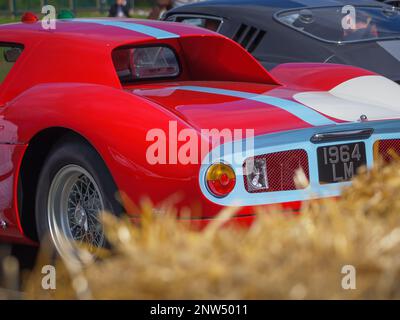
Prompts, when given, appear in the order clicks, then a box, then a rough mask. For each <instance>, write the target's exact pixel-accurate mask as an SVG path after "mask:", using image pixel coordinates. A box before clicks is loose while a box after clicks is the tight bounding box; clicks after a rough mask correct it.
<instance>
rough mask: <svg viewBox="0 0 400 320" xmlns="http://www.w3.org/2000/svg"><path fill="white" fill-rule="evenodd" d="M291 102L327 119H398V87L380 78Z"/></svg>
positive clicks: (303, 95)
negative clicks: (364, 117) (362, 116)
mask: <svg viewBox="0 0 400 320" xmlns="http://www.w3.org/2000/svg"><path fill="white" fill-rule="evenodd" d="M294 99H295V100H297V101H298V102H300V103H302V104H305V105H306V106H308V107H310V108H312V109H314V110H316V111H318V112H321V113H322V114H324V115H327V116H329V117H332V118H335V119H339V120H343V121H357V120H359V119H360V116H361V115H366V116H367V118H368V119H369V120H384V119H398V118H400V86H399V85H398V84H397V83H395V82H393V81H391V80H389V79H387V78H385V77H382V76H363V77H358V78H354V79H351V80H348V81H346V82H343V83H341V84H340V85H338V86H336V87H335V88H333V89H332V90H330V91H323V92H321V91H316V92H302V93H298V94H296V95H294Z"/></svg>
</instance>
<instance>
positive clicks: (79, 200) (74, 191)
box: [49, 165, 105, 251]
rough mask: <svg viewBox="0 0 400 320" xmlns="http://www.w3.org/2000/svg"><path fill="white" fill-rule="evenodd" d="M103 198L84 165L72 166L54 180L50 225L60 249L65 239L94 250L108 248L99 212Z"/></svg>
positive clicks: (61, 171) (50, 200)
mask: <svg viewBox="0 0 400 320" xmlns="http://www.w3.org/2000/svg"><path fill="white" fill-rule="evenodd" d="M103 210H104V204H103V199H102V196H101V193H100V191H99V188H98V186H97V184H96V182H95V180H94V178H93V177H92V176H91V175H90V174H89V172H87V171H86V170H85V169H83V168H82V167H80V166H77V165H69V166H66V167H64V168H62V169H61V170H60V171H59V172H58V173H57V175H56V176H55V177H54V179H53V182H52V184H51V187H50V193H49V226H50V233H51V235H52V238H53V240H54V242H55V244H56V246H57V243H61V242H62V241H61V240H60V239H57V237H59V234H60V232H56V231H57V230H61V231H62V234H63V235H62V236H64V237H65V236H66V237H67V238H69V239H71V240H73V241H76V242H78V243H81V244H84V245H86V246H88V248H89V250H90V251H92V250H93V249H95V248H97V247H101V246H103V245H104V241H105V238H104V231H103V227H102V225H101V221H100V217H99V213H100V212H101V211H103Z"/></svg>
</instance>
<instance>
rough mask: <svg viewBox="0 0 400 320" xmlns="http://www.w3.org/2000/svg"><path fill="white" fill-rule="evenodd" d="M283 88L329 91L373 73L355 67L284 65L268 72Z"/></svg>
mask: <svg viewBox="0 0 400 320" xmlns="http://www.w3.org/2000/svg"><path fill="white" fill-rule="evenodd" d="M270 73H271V75H272V76H274V77H275V78H276V79H278V81H280V83H281V84H282V85H284V86H289V87H291V88H294V89H301V90H305V89H306V90H317V91H329V90H331V89H332V88H334V87H336V86H338V85H339V84H341V83H343V82H345V81H347V80H350V79H353V78H357V77H362V76H368V75H375V73H373V72H371V71H368V70H364V69H361V68H357V67H352V66H346V65H340V64H328V63H325V64H324V63H284V64H281V65H279V66H277V67H275V68H274V69H272V70H271V71H270Z"/></svg>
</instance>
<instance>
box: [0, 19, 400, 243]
mask: <svg viewBox="0 0 400 320" xmlns="http://www.w3.org/2000/svg"><path fill="white" fill-rule="evenodd" d="M0 51H1V52H0V239H1V240H2V241H9V242H23V243H36V242H38V241H39V240H40V239H41V238H42V237H43V236H44V235H46V234H50V236H51V239H52V241H53V242H54V244H55V245H56V247H57V248H59V246H60V243H61V241H62V239H64V236H66V237H67V238H68V239H71V240H76V241H82V242H87V243H89V244H91V245H94V246H101V245H103V244H104V242H105V240H104V234H103V230H102V228H101V225H100V223H99V219H98V213H99V211H101V210H103V209H107V210H109V211H111V212H113V213H115V214H119V213H121V212H123V211H124V206H125V207H126V203H122V204H121V203H120V202H119V201H117V198H116V196H115V195H116V193H117V192H118V191H122V192H124V193H125V194H126V195H127V197H126V198H129V199H130V200H131V201H133V202H134V203H137V202H139V201H140V199H141V198H142V197H144V196H148V197H150V198H151V199H152V200H153V202H154V203H155V204H156V208H158V206H157V205H159V204H160V203H163V201H164V200H165V199H172V198H173V199H175V200H174V201H175V202H174V206H176V208H178V209H180V210H185V212H187V211H188V210H190V212H191V218H192V219H193V220H199V221H202V222H203V223H207V221H210V219H213V218H215V216H216V214H217V213H218V212H219V211H220V210H221V209H222V208H224V207H226V206H232V205H234V206H239V207H241V209H240V211H239V213H238V215H237V216H235V217H234V218H233V220H237V221H242V222H246V221H247V222H249V221H251V220H252V218H253V213H254V207H255V206H266V205H271V204H276V203H280V204H283V205H284V206H286V207H289V208H291V209H293V210H294V211H296V210H298V209H299V206H300V204H301V202H302V201H305V200H308V199H311V198H320V197H335V196H338V195H339V194H340V189H341V187H342V186H344V185H346V184H349V183H350V180H351V178H352V177H353V175H354V174H355V172H356V171H357V169H358V168H359V167H360V166H363V165H367V166H371V165H372V164H373V162H374V159H376V157H378V156H381V157H384V158H385V159H389V153H390V152H389V150H392V149H393V150H395V151H397V150H400V121H399V120H397V119H399V118H400V105H399V101H400V87H399V86H398V85H397V84H395V83H394V82H392V81H390V80H388V79H386V78H384V77H382V76H379V75H376V74H374V73H372V72H369V71H365V70H362V69H358V68H353V67H349V66H340V65H323V64H283V65H280V66H279V67H277V68H275V69H274V70H272V72H271V73H268V72H267V71H266V70H265V69H264V68H263V67H262V66H261V65H260V64H259V63H258V62H257V61H256V60H255V59H254V58H253V57H252V56H251V55H250V54H248V53H247V52H246V51H245V50H244V49H242V48H241V47H240V46H239V45H238V44H236V43H235V42H233V41H231V40H230V39H228V38H226V37H224V36H221V35H218V34H216V33H213V32H211V31H207V30H204V29H200V28H196V27H192V26H188V25H183V24H175V23H167V22H159V21H141V20H118V19H117V20H108V19H104V20H103V19H93V20H91V19H71V20H59V21H57V23H56V29H55V30H45V29H43V28H42V24H41V23H40V22H33V23H16V24H9V25H2V26H0ZM296 172H301V174H300V176H301V177H302V179H300V180H302V183H296V176H299V175H296ZM174 195H176V196H174ZM171 196H174V197H172V198H171ZM124 199H125V198H124ZM171 201H172V200H171ZM131 214H133V215H135V214H137V213H136V212H132V213H131Z"/></svg>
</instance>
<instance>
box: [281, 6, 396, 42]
mask: <svg viewBox="0 0 400 320" xmlns="http://www.w3.org/2000/svg"><path fill="white" fill-rule="evenodd" d="M342 9H343V7H327V8H307V9H302V10H293V11H286V12H281V13H279V14H278V15H277V16H276V18H277V19H278V20H279V21H280V22H282V23H284V24H285V25H288V26H290V27H292V28H294V29H296V30H298V31H301V32H303V33H305V34H307V35H309V36H312V37H315V38H318V39H320V40H323V41H329V42H342V43H343V42H353V41H368V40H375V39H387V38H397V37H399V36H400V11H399V10H398V9H395V8H394V9H391V8H390V7H361V6H355V11H354V13H355V15H350V14H349V12H348V11H347V12H342ZM349 19H350V20H349ZM343 25H345V26H346V28H344V27H343ZM350 25H351V27H348V26H350Z"/></svg>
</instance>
